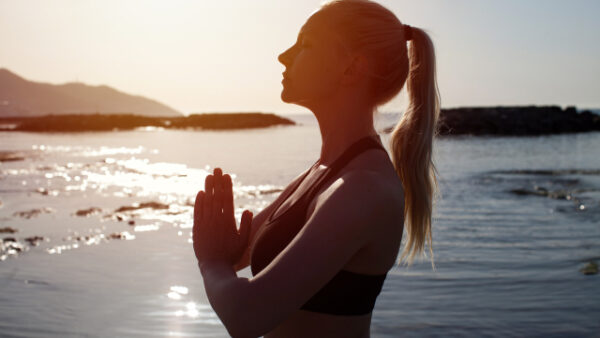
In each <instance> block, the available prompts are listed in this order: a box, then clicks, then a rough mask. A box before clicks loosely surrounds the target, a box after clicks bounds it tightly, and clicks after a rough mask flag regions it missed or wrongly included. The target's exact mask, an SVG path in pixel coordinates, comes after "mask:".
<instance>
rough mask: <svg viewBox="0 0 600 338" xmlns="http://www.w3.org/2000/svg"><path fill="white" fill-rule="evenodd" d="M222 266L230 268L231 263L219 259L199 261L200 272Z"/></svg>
mask: <svg viewBox="0 0 600 338" xmlns="http://www.w3.org/2000/svg"><path fill="white" fill-rule="evenodd" d="M222 265H227V266H229V263H227V262H226V261H225V260H224V259H217V258H213V259H204V260H202V261H198V268H199V269H200V271H202V269H208V268H210V267H211V266H222Z"/></svg>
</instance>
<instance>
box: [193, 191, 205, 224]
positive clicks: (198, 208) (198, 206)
mask: <svg viewBox="0 0 600 338" xmlns="http://www.w3.org/2000/svg"><path fill="white" fill-rule="evenodd" d="M203 199H204V191H202V190H200V191H198V194H197V195H196V202H195V203H194V229H195V228H196V227H197V226H199V225H200V224H201V222H200V221H201V220H202V214H203V213H204V210H202V209H203V208H204V205H203V204H204V203H203Z"/></svg>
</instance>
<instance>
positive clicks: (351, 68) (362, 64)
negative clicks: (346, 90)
mask: <svg viewBox="0 0 600 338" xmlns="http://www.w3.org/2000/svg"><path fill="white" fill-rule="evenodd" d="M368 67H369V64H368V61H367V58H366V57H365V56H364V55H362V54H355V55H352V56H351V57H350V58H349V61H348V62H347V66H346V69H345V70H344V73H343V74H342V79H341V83H342V84H344V85H351V84H355V83H357V82H359V81H361V80H362V79H363V78H364V77H365V76H366V74H367V69H368Z"/></svg>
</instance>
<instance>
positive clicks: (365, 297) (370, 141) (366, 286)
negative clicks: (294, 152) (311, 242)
mask: <svg viewBox="0 0 600 338" xmlns="http://www.w3.org/2000/svg"><path fill="white" fill-rule="evenodd" d="M372 148H377V149H381V150H383V151H385V149H384V148H383V147H382V146H381V144H380V143H379V142H377V141H376V140H375V139H374V138H373V137H372V136H368V137H365V138H362V139H360V140H358V141H357V142H355V143H354V144H352V145H351V146H350V147H349V148H348V149H347V150H346V151H345V152H344V153H343V154H342V155H341V156H340V157H339V158H337V159H336V160H335V161H334V162H333V163H332V164H331V166H330V167H329V168H328V169H327V171H326V172H325V174H323V175H321V177H319V179H318V180H317V181H316V183H315V184H314V185H313V186H312V187H310V188H309V189H308V190H307V192H306V193H305V194H304V195H302V196H301V197H300V198H299V199H298V201H297V202H296V203H294V204H293V205H292V206H290V207H289V208H288V209H287V210H285V211H284V212H283V213H282V214H281V215H279V216H278V217H277V218H275V219H273V216H274V215H275V214H276V212H277V209H279V207H281V204H283V201H282V202H281V203H280V204H279V205H278V206H277V207H276V208H275V211H274V212H273V213H272V214H271V215H270V216H269V218H268V219H267V223H266V224H264V225H263V226H262V227H261V228H260V230H259V231H258V233H257V234H256V241H255V244H254V246H253V248H252V251H251V253H250V267H251V270H252V275H254V276H255V275H256V274H258V273H259V272H260V271H262V270H263V269H264V268H265V267H266V266H267V265H269V263H271V261H272V260H273V259H275V257H276V256H277V255H278V254H279V253H280V252H281V251H283V249H284V248H285V247H286V246H287V245H288V244H289V243H290V242H291V241H292V240H293V239H294V237H295V236H296V235H297V234H298V233H299V232H300V230H301V229H302V227H303V226H304V224H305V223H306V212H307V210H308V206H309V204H310V202H311V200H312V199H313V198H314V194H315V193H316V192H318V191H319V189H320V188H321V186H322V185H323V184H324V183H325V182H327V181H328V180H329V179H330V178H332V177H334V176H335V175H336V174H338V172H339V171H340V170H341V169H342V168H343V167H344V166H345V165H346V164H348V163H349V162H350V161H351V160H352V159H353V158H354V157H356V156H357V155H358V154H360V153H362V152H364V151H366V150H368V149H372ZM317 162H318V161H317ZM317 162H315V165H316V164H317ZM313 166H314V165H313ZM309 172H310V169H309V170H308V171H307V172H306V174H304V176H303V177H302V178H301V179H300V180H299V181H298V183H297V184H296V186H295V187H294V188H293V190H292V192H291V193H290V194H289V195H288V197H289V196H291V195H292V194H293V193H294V192H295V191H296V189H297V188H298V186H300V184H301V183H302V181H304V179H305V178H306V176H308V173H309ZM386 276H387V273H386V274H383V275H365V274H360V273H354V272H350V271H347V270H340V271H339V272H338V273H337V274H336V275H335V276H334V277H333V278H332V279H331V280H330V281H329V282H328V283H327V284H325V286H323V288H321V290H319V291H318V292H317V293H316V294H315V295H314V296H313V297H312V298H311V299H309V300H308V302H306V303H305V304H304V305H303V306H302V307H301V309H302V310H306V311H311V312H319V313H327V314H333V315H345V316H355V315H363V314H368V313H370V312H371V311H373V307H374V306H375V300H376V299H377V296H378V295H379V293H380V292H381V287H382V286H383V282H384V280H385V278H386Z"/></svg>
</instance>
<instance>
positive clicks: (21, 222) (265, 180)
mask: <svg viewBox="0 0 600 338" xmlns="http://www.w3.org/2000/svg"><path fill="white" fill-rule="evenodd" d="M291 117H292V118H293V119H294V120H296V121H297V122H298V123H299V125H297V126H285V127H272V128H264V129H254V130H242V131H193V130H161V129H156V128H143V129H139V130H135V131H114V132H86V133H69V134H59V133H51V134H37V133H16V132H15V133H13V132H3V133H0V152H3V154H5V155H6V154H7V152H9V153H10V154H11V156H12V160H11V161H4V162H0V203H1V204H0V238H2V240H1V241H0V243H1V244H0V336H3V337H4V336H7V337H111V336H122V337H153V336H156V337H164V336H181V337H226V336H227V332H226V331H225V329H224V327H223V325H222V324H221V322H220V321H219V319H218V317H217V316H216V314H215V313H214V312H213V311H212V309H211V307H210V305H209V304H208V301H207V298H206V294H205V293H204V288H203V285H202V278H201V275H200V273H199V271H198V269H197V266H196V263H195V257H194V253H193V250H192V245H191V225H192V224H191V213H192V207H191V203H192V202H193V199H194V197H195V194H196V192H197V191H198V190H200V189H203V185H204V178H205V176H206V175H207V174H208V173H210V172H212V169H213V168H214V167H221V168H223V170H224V171H225V172H226V173H230V174H232V175H233V177H234V192H235V198H236V216H237V217H238V220H239V217H240V215H241V212H242V211H243V210H244V209H250V210H253V211H255V213H256V212H257V211H258V210H260V209H262V208H264V207H265V206H266V205H268V204H269V203H270V202H271V201H273V199H274V198H275V197H276V196H277V195H278V194H279V193H280V192H281V190H282V189H283V188H284V187H285V186H286V185H287V184H288V183H289V181H290V180H291V179H292V178H294V177H296V176H297V175H298V174H299V173H301V172H302V171H304V170H305V169H306V168H308V167H309V166H310V165H311V164H312V163H314V161H315V160H316V159H317V158H318V155H319V150H320V144H321V139H320V134H319V129H318V125H317V123H316V120H315V119H314V118H313V117H312V116H310V115H294V116H291ZM396 119H397V116H395V115H393V114H387V115H381V116H380V117H379V119H378V122H377V126H378V128H380V129H383V128H385V127H388V126H390V125H391V124H392V123H393V122H394V121H395V120H396ZM382 139H383V140H384V141H386V142H387V140H388V139H389V136H388V135H386V134H382ZM434 161H435V163H436V165H437V168H438V172H439V180H440V191H441V196H440V197H439V198H438V200H437V201H436V205H435V212H434V224H433V231H434V234H433V238H434V251H435V264H436V269H435V270H432V267H431V264H430V263H429V261H428V260H422V261H417V262H416V263H415V264H414V265H413V266H411V267H410V268H407V267H403V266H400V267H397V268H394V269H393V270H392V271H390V273H389V274H388V278H387V280H386V281H385V284H384V286H383V291H382V293H381V295H380V297H379V298H378V301H377V304H376V307H375V310H374V313H373V321H372V326H371V334H372V336H373V337H424V336H426V337H436V336H438V337H451V336H471V337H523V336H528V337H532V336H533V337H566V336H568V337H579V336H580V337H594V336H595V337H597V336H598V335H599V332H600V275H598V274H596V275H594V274H591V275H585V274H584V273H582V272H581V270H582V269H584V268H585V267H586V265H588V264H590V263H592V262H596V263H600V133H598V132H594V133H579V134H568V135H553V136H536V137H470V136H460V137H457V136H454V137H442V138H439V139H437V141H436V144H435V159H434ZM241 275H243V276H250V272H249V269H245V270H244V271H242V273H241Z"/></svg>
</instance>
